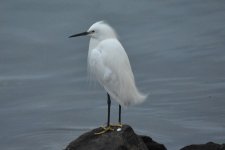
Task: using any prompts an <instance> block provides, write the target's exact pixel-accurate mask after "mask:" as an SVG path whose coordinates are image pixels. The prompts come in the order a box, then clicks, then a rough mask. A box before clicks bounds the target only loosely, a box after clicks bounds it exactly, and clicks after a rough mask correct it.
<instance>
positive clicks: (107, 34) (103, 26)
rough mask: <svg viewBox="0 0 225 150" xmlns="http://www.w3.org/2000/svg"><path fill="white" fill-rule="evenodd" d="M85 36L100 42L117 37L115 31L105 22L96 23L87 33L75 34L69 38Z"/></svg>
mask: <svg viewBox="0 0 225 150" xmlns="http://www.w3.org/2000/svg"><path fill="white" fill-rule="evenodd" d="M83 35H88V36H90V37H91V38H95V39H99V40H103V39H107V38H116V37H117V35H116V32H115V31H114V29H113V28H112V27H111V26H110V25H109V24H107V23H106V22H105V21H99V22H96V23H94V24H93V25H92V26H91V27H90V28H89V29H88V30H87V31H86V32H82V33H78V34H74V35H72V36H70V37H69V38H72V37H77V36H83Z"/></svg>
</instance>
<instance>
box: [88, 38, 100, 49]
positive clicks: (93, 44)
mask: <svg viewBox="0 0 225 150" xmlns="http://www.w3.org/2000/svg"><path fill="white" fill-rule="evenodd" d="M100 42H101V40H100V39H97V38H91V39H90V43H89V50H91V49H94V48H95V47H96V46H97V45H98V44H99V43H100Z"/></svg>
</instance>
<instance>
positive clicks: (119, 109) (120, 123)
mask: <svg viewBox="0 0 225 150" xmlns="http://www.w3.org/2000/svg"><path fill="white" fill-rule="evenodd" d="M119 124H121V105H119Z"/></svg>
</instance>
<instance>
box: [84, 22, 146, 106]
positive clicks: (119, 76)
mask: <svg viewBox="0 0 225 150" xmlns="http://www.w3.org/2000/svg"><path fill="white" fill-rule="evenodd" d="M87 32H88V33H89V34H88V35H89V36H90V37H91V39H90V44H89V52H88V68H89V71H90V74H91V75H92V76H94V77H95V78H96V79H97V80H98V81H99V83H100V84H101V85H102V86H103V87H104V89H105V90H106V91H107V92H108V93H109V95H110V96H111V97H112V98H114V99H115V100H116V101H117V102H118V103H119V104H120V105H122V106H125V107H127V106H129V105H131V104H137V103H141V102H143V101H144V100H145V99H146V97H147V96H146V95H144V94H141V93H140V92H139V91H138V89H137V87H136V85H135V80H134V75H133V72H132V69H131V66H130V62H129V59H128V56H127V54H126V52H125V50H124V48H123V46H122V45H121V43H120V42H119V40H118V39H117V36H116V33H115V31H114V30H113V28H112V27H111V26H109V25H108V24H107V23H105V22H103V21H100V22H97V23H95V24H93V25H92V26H91V27H90V28H89V30H88V31H87Z"/></svg>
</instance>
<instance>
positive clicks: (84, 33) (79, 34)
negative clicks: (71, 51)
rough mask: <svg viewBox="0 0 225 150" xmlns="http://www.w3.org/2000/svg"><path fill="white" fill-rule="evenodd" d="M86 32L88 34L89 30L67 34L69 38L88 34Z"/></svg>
mask: <svg viewBox="0 0 225 150" xmlns="http://www.w3.org/2000/svg"><path fill="white" fill-rule="evenodd" d="M88 34H89V32H87V31H86V32H82V33H78V34H74V35H71V36H69V38H72V37H77V36H83V35H88Z"/></svg>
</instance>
